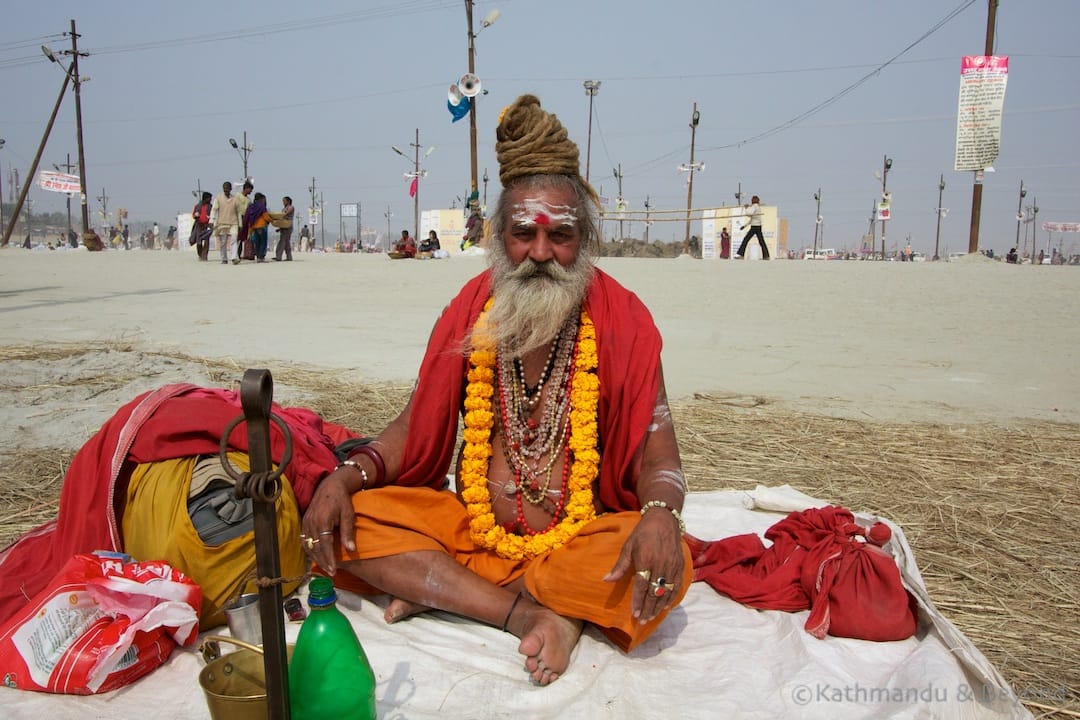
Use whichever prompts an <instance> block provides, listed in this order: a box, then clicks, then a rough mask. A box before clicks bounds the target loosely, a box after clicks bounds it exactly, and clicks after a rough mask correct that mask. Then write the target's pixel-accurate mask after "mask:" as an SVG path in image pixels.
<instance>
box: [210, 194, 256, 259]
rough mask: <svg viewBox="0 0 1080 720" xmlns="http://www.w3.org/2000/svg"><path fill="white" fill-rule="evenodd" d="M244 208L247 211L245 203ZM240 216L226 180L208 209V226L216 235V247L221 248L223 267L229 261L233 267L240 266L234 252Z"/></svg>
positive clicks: (238, 207) (238, 205) (238, 208)
mask: <svg viewBox="0 0 1080 720" xmlns="http://www.w3.org/2000/svg"><path fill="white" fill-rule="evenodd" d="M244 208H245V209H247V203H244ZM241 216H242V214H241V211H240V204H239V203H238V202H237V196H236V195H233V194H232V183H231V182H229V181H228V180H226V181H225V182H224V183H223V184H222V186H221V193H220V194H219V195H218V196H217V197H216V198H214V204H213V206H212V207H211V209H210V224H211V225H213V227H214V234H215V235H217V238H218V245H219V246H220V247H221V263H222V264H223V265H224V264H227V263H228V262H229V261H232V264H233V265H239V264H240V256H239V255H238V254H237V252H236V233H237V230H238V229H239V227H240V218H241Z"/></svg>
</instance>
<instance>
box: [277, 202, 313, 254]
mask: <svg viewBox="0 0 1080 720" xmlns="http://www.w3.org/2000/svg"><path fill="white" fill-rule="evenodd" d="M281 204H282V205H283V206H284V207H282V208H281V218H280V219H279V220H278V221H277V231H278V241H277V246H276V247H275V248H274V259H275V260H278V261H280V260H281V256H282V254H284V255H285V261H286V262H292V221H293V216H294V215H296V208H294V207H293V204H292V198H291V197H289V196H288V195H286V196H285V197H283V198H281ZM305 227H306V226H305Z"/></svg>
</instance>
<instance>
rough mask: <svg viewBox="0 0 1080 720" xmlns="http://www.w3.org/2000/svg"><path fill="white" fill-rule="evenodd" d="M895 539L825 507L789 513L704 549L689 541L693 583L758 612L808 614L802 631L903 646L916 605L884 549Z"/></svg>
mask: <svg viewBox="0 0 1080 720" xmlns="http://www.w3.org/2000/svg"><path fill="white" fill-rule="evenodd" d="M891 535H892V533H891V532H890V531H889V528H888V526H886V525H885V524H884V523H875V524H874V526H873V527H871V528H870V529H869V530H866V529H865V528H863V527H861V526H860V525H858V524H856V522H855V517H854V516H853V515H852V513H851V511H850V510H846V509H844V508H842V507H835V506H827V507H824V508H810V509H808V510H803V511H801V512H793V513H791V514H789V515H788V516H787V517H786V518H784V519H783V520H781V521H780V522H778V523H776V524H775V525H773V526H772V527H771V528H769V529H768V531H766V533H765V538H766V539H768V540H771V541H772V545H771V546H770V547H765V545H764V543H762V542H761V539H760V538H759V537H758V536H757V535H755V534H753V533H751V534H747V535H736V536H734V537H730V538H724V539H722V540H715V541H712V542H703V541H701V540H697V539H696V538H691V537H689V536H687V541H688V542H689V544H690V551H691V553H692V554H693V555H694V580H695V581H697V580H704V581H705V582H707V583H708V584H709V585H711V586H712V587H713V588H714V589H716V590H718V591H719V592H722V593H724V594H725V595H728V596H729V597H731V598H732V599H733V600H736V601H738V602H740V603H743V604H744V605H750V606H751V607H756V608H761V609H763V610H785V611H789V612H792V611H797V610H806V609H809V610H810V617H809V618H807V621H806V625H805V627H806V631H807V632H809V633H810V634H811V635H813V636H814V637H817V638H824V637H825V635H826V634H829V635H834V636H837V637H851V638H860V639H863V640H903V639H905V638H908V637H910V636H911V635H913V634H914V633H915V626H916V620H915V602H914V599H913V598H912V597H911V595H910V594H909V593H908V591H907V590H906V589H905V588H904V585H903V581H902V580H901V578H900V569H899V568H898V567H897V566H896V563H895V562H894V561H893V558H892V556H891V555H889V554H888V553H886V552H885V551H884V550H882V549H881V546H882V545H884V544H885V543H887V542H888V541H889V538H890V537H891Z"/></svg>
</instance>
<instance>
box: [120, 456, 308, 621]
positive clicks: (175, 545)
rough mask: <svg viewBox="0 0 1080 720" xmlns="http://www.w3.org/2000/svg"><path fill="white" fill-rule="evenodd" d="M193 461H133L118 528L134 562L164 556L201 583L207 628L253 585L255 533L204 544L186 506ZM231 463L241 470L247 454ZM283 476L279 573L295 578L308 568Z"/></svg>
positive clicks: (297, 519) (296, 509) (201, 616)
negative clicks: (137, 462) (251, 576)
mask: <svg viewBox="0 0 1080 720" xmlns="http://www.w3.org/2000/svg"><path fill="white" fill-rule="evenodd" d="M197 460H198V458H196V457H185V458H177V459H175V460H160V461H157V462H150V463H142V464H140V465H136V466H135V469H134V470H132V472H131V480H130V481H129V482H128V489H127V504H126V505H125V507H124V511H123V520H122V523H121V529H122V530H123V533H124V552H126V553H128V554H129V555H131V556H132V557H134V558H135V559H136V560H164V561H165V562H167V563H169V564H170V565H172V566H173V567H174V568H176V569H177V570H179V571H181V572H182V573H184V574H185V575H187V576H188V577H190V578H191V579H193V580H194V581H195V582H197V583H198V584H199V586H200V587H201V588H202V592H203V603H202V610H201V611H200V613H199V630H207V629H209V628H212V627H217V626H218V625H222V624H224V622H225V611H224V606H225V605H227V604H228V603H229V601H230V600H231V599H232V598H234V597H236V596H238V595H239V594H240V592H241V590H243V591H244V592H251V591H252V590H254V589H255V585H254V583H253V582H252V581H250V579H249V578H248V575H249V574H251V573H252V572H253V571H254V570H255V531H254V530H252V531H250V532H247V533H244V534H243V535H240V536H239V537H236V538H233V539H231V540H228V541H226V542H224V543H222V544H221V545H217V546H211V545H206V544H204V543H203V541H202V538H200V537H199V533H198V532H197V531H196V530H195V526H194V525H192V523H191V516H190V515H188V509H187V501H188V492H189V489H190V487H191V473H192V470H193V468H194V467H195V462H196V461H197ZM229 461H230V462H231V463H232V465H233V467H234V468H236V469H237V470H239V471H240V472H246V471H247V470H248V469H249V467H250V465H249V462H248V456H247V454H246V453H239V452H230V453H229ZM282 480H283V481H284V482H283V484H282V490H281V495H280V496H279V497H278V499H277V503H276V506H275V507H276V511H277V525H278V549H279V553H280V559H281V577H285V578H296V577H299V576H301V575H303V574H304V573H305V572H306V571H307V558H305V556H304V551H303V549H302V548H301V547H300V512H299V506H298V505H297V503H296V496H295V495H293V491H292V485H290V484H289V482H288V480H287V479H286V478H285V477H284V476H282ZM245 580H247V582H245ZM242 584H243V585H245V587H244V588H241V585H242ZM299 584H300V583H299V582H298V581H297V582H292V583H287V584H284V585H282V590H281V591H282V594H288V593H291V592H292V591H293V590H295V589H296V588H297V586H298V585H299Z"/></svg>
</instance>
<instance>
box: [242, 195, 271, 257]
mask: <svg viewBox="0 0 1080 720" xmlns="http://www.w3.org/2000/svg"><path fill="white" fill-rule="evenodd" d="M268 225H270V213H269V212H268V211H267V209H266V195H264V194H262V193H261V192H257V193H255V198H254V199H253V200H252V202H251V204H250V205H248V207H247V210H245V211H244V226H246V227H247V230H248V238H247V241H246V242H245V243H244V245H245V252H246V246H247V244H248V243H251V252H252V258H254V259H255V262H257V263H264V262H266V246H267V245H268V244H269V229H268V227H267V226H268ZM248 259H250V258H248Z"/></svg>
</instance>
